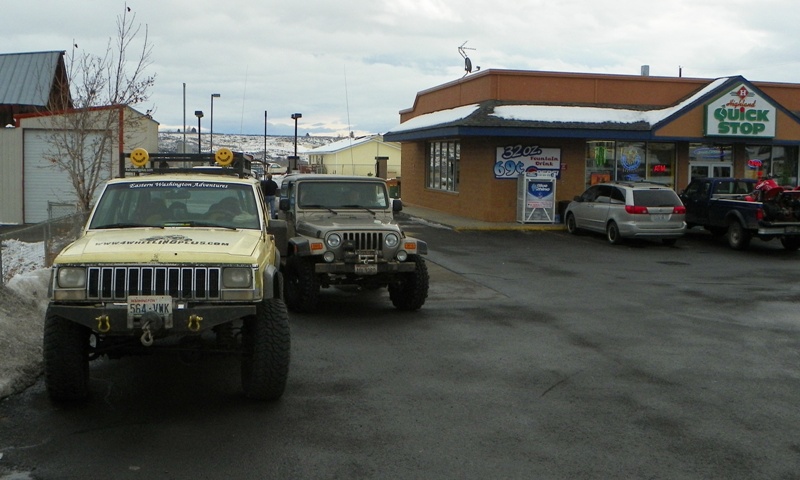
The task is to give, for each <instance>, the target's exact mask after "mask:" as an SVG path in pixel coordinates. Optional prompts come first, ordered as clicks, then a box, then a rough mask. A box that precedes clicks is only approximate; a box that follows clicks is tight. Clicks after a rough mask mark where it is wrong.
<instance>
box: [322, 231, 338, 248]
mask: <svg viewBox="0 0 800 480" xmlns="http://www.w3.org/2000/svg"><path fill="white" fill-rule="evenodd" d="M325 243H326V244H327V245H328V248H339V245H341V244H342V237H341V236H339V234H338V233H331V234H330V235H328V238H326V239H325Z"/></svg>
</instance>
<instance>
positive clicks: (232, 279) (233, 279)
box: [222, 268, 253, 288]
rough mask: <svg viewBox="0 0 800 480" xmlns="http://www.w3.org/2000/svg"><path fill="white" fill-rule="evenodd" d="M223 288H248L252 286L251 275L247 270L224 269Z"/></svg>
mask: <svg viewBox="0 0 800 480" xmlns="http://www.w3.org/2000/svg"><path fill="white" fill-rule="evenodd" d="M222 286H223V287H225V288H249V287H251V286H253V274H252V272H251V270H250V269H249V268H226V269H225V270H224V271H223V272H222Z"/></svg>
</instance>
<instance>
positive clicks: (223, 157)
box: [214, 148, 233, 167]
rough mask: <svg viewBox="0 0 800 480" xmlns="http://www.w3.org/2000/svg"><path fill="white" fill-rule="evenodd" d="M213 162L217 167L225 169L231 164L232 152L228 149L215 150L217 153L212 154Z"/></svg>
mask: <svg viewBox="0 0 800 480" xmlns="http://www.w3.org/2000/svg"><path fill="white" fill-rule="evenodd" d="M214 160H216V162H217V164H218V165H221V166H223V167H227V166H228V165H230V164H231V163H233V152H232V151H231V150H230V149H229V148H220V149H219V150H217V153H216V154H214Z"/></svg>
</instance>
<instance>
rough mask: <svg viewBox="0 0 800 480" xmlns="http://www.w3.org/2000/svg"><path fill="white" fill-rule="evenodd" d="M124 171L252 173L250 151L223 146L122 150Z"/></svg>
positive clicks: (143, 172) (241, 176) (132, 172)
mask: <svg viewBox="0 0 800 480" xmlns="http://www.w3.org/2000/svg"><path fill="white" fill-rule="evenodd" d="M123 156H124V158H125V159H126V162H125V164H126V165H128V166H126V167H125V170H124V173H125V174H133V175H136V176H139V175H142V174H154V173H201V174H209V175H236V176H238V177H240V178H245V177H252V176H253V171H252V168H251V166H252V158H253V157H252V155H249V154H246V153H242V152H232V151H230V150H229V149H227V148H222V149H220V150H218V151H217V152H216V153H148V152H147V151H146V150H144V149H142V148H137V149H135V150H133V151H132V152H128V153H123Z"/></svg>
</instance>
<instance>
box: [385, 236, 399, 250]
mask: <svg viewBox="0 0 800 480" xmlns="http://www.w3.org/2000/svg"><path fill="white" fill-rule="evenodd" d="M383 243H385V244H386V246H387V247H389V248H395V247H397V245H398V244H399V243H400V238H399V237H398V236H397V235H395V234H394V233H390V234H389V235H386V238H385V239H384V240H383Z"/></svg>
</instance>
